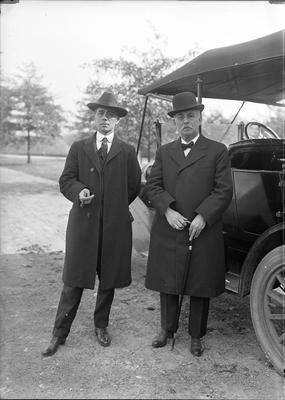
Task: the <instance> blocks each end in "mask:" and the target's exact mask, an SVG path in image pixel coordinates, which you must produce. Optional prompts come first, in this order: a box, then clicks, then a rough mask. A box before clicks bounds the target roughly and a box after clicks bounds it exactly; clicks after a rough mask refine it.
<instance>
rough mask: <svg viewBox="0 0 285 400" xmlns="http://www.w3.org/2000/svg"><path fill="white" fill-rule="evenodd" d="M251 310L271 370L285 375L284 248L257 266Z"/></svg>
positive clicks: (268, 255)
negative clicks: (271, 366) (271, 367)
mask: <svg viewBox="0 0 285 400" xmlns="http://www.w3.org/2000/svg"><path fill="white" fill-rule="evenodd" d="M250 311H251V319H252V323H253V327H254V330H255V334H256V337H257V339H258V341H259V344H260V346H261V348H262V350H263V351H264V353H265V355H266V357H267V358H268V360H269V361H270V362H271V364H272V365H273V367H274V369H275V370H276V371H277V372H278V373H279V374H280V375H282V376H285V357H284V354H285V319H284V318H285V246H284V245H283V246H279V247H276V248H275V249H273V250H271V251H270V252H269V253H268V254H267V255H266V256H265V257H264V258H263V259H262V260H261V261H260V263H259V264H258V266H257V268H256V270H255V273H254V276H253V279H252V282H251V290H250Z"/></svg>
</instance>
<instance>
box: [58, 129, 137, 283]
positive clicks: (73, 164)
mask: <svg viewBox="0 0 285 400" xmlns="http://www.w3.org/2000/svg"><path fill="white" fill-rule="evenodd" d="M140 181H141V170H140V167H139V164H138V161H137V157H136V152H135V149H134V148H133V147H132V146H131V145H129V144H127V143H125V142H123V141H121V140H120V139H119V138H117V137H116V135H114V139H113V142H112V145H111V148H110V150H109V152H108V155H107V159H106V162H105V165H104V168H101V164H100V161H99V157H98V153H97V151H96V149H95V136H92V137H91V138H88V139H84V140H80V141H76V142H74V143H73V144H72V145H71V148H70V150H69V153H68V155H67V158H66V163H65V167H64V170H63V172H62V175H61V176H60V178H59V185H60V191H61V192H62V193H63V195H64V196H65V197H66V198H67V199H68V200H70V201H72V202H73V205H72V208H71V210H70V213H69V218H68V224H67V230H66V253H65V262H64V269H63V282H64V284H66V285H68V286H72V287H81V288H88V289H93V288H94V285H95V277H96V269H97V262H99V263H101V278H100V280H101V288H102V290H106V289H110V288H119V287H125V286H128V285H129V284H130V283H131V251H132V227H131V218H130V213H129V207H128V206H129V204H130V203H131V202H132V201H133V200H134V199H135V197H136V196H137V195H138V193H139V190H140ZM84 188H88V189H89V190H90V192H91V194H94V195H95V196H94V198H93V200H92V202H91V203H90V204H88V205H84V207H83V208H81V207H80V202H79V196H78V195H79V192H80V191H81V190H82V189H84ZM101 212H102V218H103V231H102V256H101V259H100V260H99V259H98V241H99V221H100V213H101Z"/></svg>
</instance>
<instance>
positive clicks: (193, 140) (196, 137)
mask: <svg viewBox="0 0 285 400" xmlns="http://www.w3.org/2000/svg"><path fill="white" fill-rule="evenodd" d="M198 137H199V133H198V135H197V136H195V137H194V139H192V140H191V142H193V143H194V144H195V143H196V142H197V140H198ZM181 143H184V144H188V143H190V142H185V140H183V139H182V138H181ZM190 151H191V149H189V148H188V149H185V150H184V155H185V157H187V156H188V154H189V153H190Z"/></svg>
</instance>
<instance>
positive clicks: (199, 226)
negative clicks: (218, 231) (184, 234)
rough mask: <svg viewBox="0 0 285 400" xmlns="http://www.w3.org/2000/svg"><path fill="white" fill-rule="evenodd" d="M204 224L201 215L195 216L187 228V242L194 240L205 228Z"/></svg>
mask: <svg viewBox="0 0 285 400" xmlns="http://www.w3.org/2000/svg"><path fill="white" fill-rule="evenodd" d="M205 225H206V222H205V220H204V218H203V217H202V215H201V214H198V215H196V217H195V218H194V219H193V221H192V222H191V224H190V226H189V240H190V241H192V240H193V239H196V238H197V237H198V236H199V235H200V233H201V231H202V230H203V229H204V228H205Z"/></svg>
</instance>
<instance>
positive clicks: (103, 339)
mask: <svg viewBox="0 0 285 400" xmlns="http://www.w3.org/2000/svg"><path fill="white" fill-rule="evenodd" d="M95 334H96V336H97V340H98V342H99V343H100V345H101V346H103V347H107V346H110V344H111V338H110V335H109V333H108V330H107V328H95Z"/></svg>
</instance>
